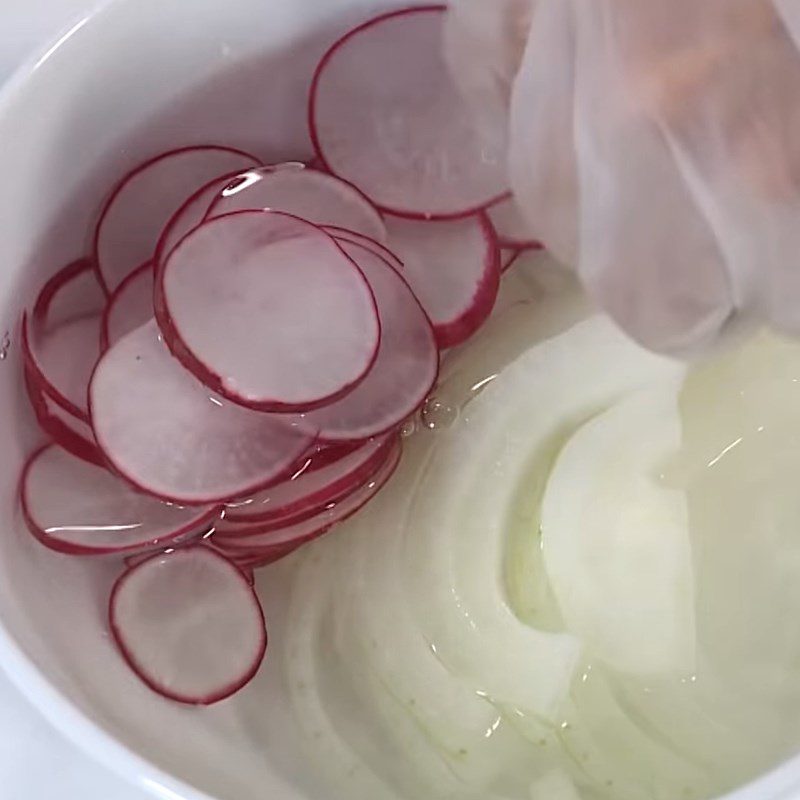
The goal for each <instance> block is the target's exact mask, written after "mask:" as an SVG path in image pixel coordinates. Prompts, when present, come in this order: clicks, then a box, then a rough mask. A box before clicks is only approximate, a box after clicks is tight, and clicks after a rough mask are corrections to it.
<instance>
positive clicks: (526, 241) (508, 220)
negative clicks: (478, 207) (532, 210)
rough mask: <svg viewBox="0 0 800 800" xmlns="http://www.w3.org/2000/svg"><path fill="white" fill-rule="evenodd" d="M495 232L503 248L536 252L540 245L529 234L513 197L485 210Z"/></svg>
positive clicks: (525, 221) (527, 225)
mask: <svg viewBox="0 0 800 800" xmlns="http://www.w3.org/2000/svg"><path fill="white" fill-rule="evenodd" d="M486 213H487V214H488V216H489V219H490V220H491V222H492V225H494V229H495V231H496V232H497V240H498V242H500V246H501V247H503V248H509V249H515V250H537V249H539V248H540V247H541V246H542V245H541V244H540V242H539V241H538V239H537V238H536V237H535V236H534V235H533V234H532V233H531V226H530V224H529V223H528V221H527V220H526V219H525V218H524V217H523V216H522V212H521V211H520V209H519V206H518V205H517V201H516V200H515V199H514V198H513V197H507V198H506V199H505V200H501V201H500V202H499V203H496V204H495V205H493V206H491V207H490V208H487V209H486Z"/></svg>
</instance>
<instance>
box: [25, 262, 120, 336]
mask: <svg viewBox="0 0 800 800" xmlns="http://www.w3.org/2000/svg"><path fill="white" fill-rule="evenodd" d="M105 302H106V298H105V294H104V293H103V290H102V288H101V287H100V284H99V283H98V282H97V276H96V274H95V271H94V265H93V263H92V261H91V259H89V258H80V259H78V260H77V261H73V262H72V263H71V264H68V265H67V266H66V267H64V268H63V269H60V270H59V271H58V272H57V273H56V274H55V275H53V277H52V278H50V279H49V280H48V281H47V282H46V283H45V285H44V286H43V287H42V289H41V291H40V292H39V295H38V296H37V298H36V302H35V304H34V306H33V311H32V312H31V315H30V316H31V322H32V323H33V325H34V326H36V327H37V328H38V329H41V330H47V329H48V328H51V327H55V326H56V325H60V324H62V323H64V322H68V321H70V320H73V319H75V318H76V317H84V316H86V315H87V314H97V313H100V312H101V311H102V310H103V307H104V306H105Z"/></svg>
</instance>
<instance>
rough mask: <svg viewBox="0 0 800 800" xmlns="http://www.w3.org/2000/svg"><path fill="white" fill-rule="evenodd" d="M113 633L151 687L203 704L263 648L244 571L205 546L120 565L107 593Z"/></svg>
mask: <svg viewBox="0 0 800 800" xmlns="http://www.w3.org/2000/svg"><path fill="white" fill-rule="evenodd" d="M109 622H110V626H111V631H112V634H113V636H114V640H115V641H116V643H117V646H118V647H119V649H120V651H121V653H122V655H123V657H124V658H125V660H126V661H127V662H128V664H129V665H130V667H131V668H132V669H133V671H134V672H135V673H136V675H137V676H138V677H139V678H141V680H142V681H143V682H144V683H145V684H147V686H149V687H150V688H151V689H153V691H155V692H157V693H158V694H160V695H162V696H163V697H166V698H169V699H171V700H177V701H178V702H180V703H188V704H191V705H210V704H212V703H216V702H219V701H220V700H224V699H225V698H226V697H230V696H231V695H232V694H235V693H236V692H237V691H239V690H240V689H241V688H242V687H243V686H245V684H247V683H249V681H250V680H252V678H253V677H254V676H255V674H256V672H257V671H258V668H259V667H260V666H261V662H262V660H263V659H264V654H265V652H266V649H267V630H266V624H265V622H264V612H263V611H262V609H261V605H260V603H259V602H258V597H256V594H255V592H254V591H253V588H252V586H251V585H250V582H249V580H248V577H247V576H246V575H245V574H244V573H243V572H242V570H241V569H239V567H237V566H236V565H235V564H234V563H233V562H231V561H230V560H228V559H227V558H225V557H224V556H222V555H221V554H220V553H218V552H216V551H214V550H213V549H212V548H210V547H203V546H196V547H188V548H184V549H181V550H176V551H175V552H174V553H168V554H161V555H157V556H153V557H152V558H150V559H148V560H147V561H144V562H142V563H141V564H138V565H136V566H134V567H133V568H132V569H129V570H127V571H126V572H125V573H124V574H123V575H122V576H121V577H120V578H119V579H118V581H117V582H116V584H115V585H114V589H113V590H112V592H111V599H110V601H109Z"/></svg>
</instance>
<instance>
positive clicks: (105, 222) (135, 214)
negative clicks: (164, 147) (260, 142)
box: [94, 145, 258, 292]
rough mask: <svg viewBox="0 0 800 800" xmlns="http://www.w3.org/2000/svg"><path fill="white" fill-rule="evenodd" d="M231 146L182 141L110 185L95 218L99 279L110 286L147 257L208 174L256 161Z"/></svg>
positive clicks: (111, 288) (245, 166)
mask: <svg viewBox="0 0 800 800" xmlns="http://www.w3.org/2000/svg"><path fill="white" fill-rule="evenodd" d="M257 164H258V159H256V158H254V157H253V156H251V155H249V154H247V153H243V152H242V151H240V150H234V149H232V148H230V147H217V146H215V145H211V146H206V147H186V148H182V149H180V150H172V151H170V152H168V153H163V154H162V155H160V156H157V157H155V158H153V159H150V160H149V161H146V162H145V163H144V164H141V165H140V166H138V167H137V168H136V169H135V170H133V171H132V172H131V173H129V174H128V175H127V176H126V177H125V178H123V180H122V181H120V183H119V184H117V187H116V188H115V189H114V190H113V192H112V193H111V196H110V197H109V199H108V201H107V202H106V204H105V206H104V208H103V211H102V212H101V215H100V221H99V222H98V224H97V229H96V231H95V238H94V257H95V262H96V267H97V270H98V275H99V278H100V282H101V283H102V285H103V287H104V288H105V290H106V291H107V292H112V291H114V289H116V288H117V286H119V284H120V283H121V282H122V281H123V280H125V277H126V276H127V275H129V274H130V273H131V272H133V270H134V269H136V267H138V266H139V264H142V263H144V262H145V261H147V260H149V259H151V258H152V257H153V254H154V252H155V249H156V244H157V243H158V238H159V234H160V233H161V231H162V229H163V227H164V223H165V221H166V220H168V219H169V218H170V215H171V214H172V213H173V212H174V211H175V209H176V208H178V206H180V205H181V203H183V202H184V201H185V200H186V198H187V197H188V196H189V195H191V194H192V192H194V191H196V190H197V189H198V187H200V186H203V185H204V184H206V183H208V182H209V181H210V180H212V179H214V178H217V177H219V176H220V175H227V174H229V173H232V172H240V171H244V170H246V169H249V168H250V167H253V166H256V165H257Z"/></svg>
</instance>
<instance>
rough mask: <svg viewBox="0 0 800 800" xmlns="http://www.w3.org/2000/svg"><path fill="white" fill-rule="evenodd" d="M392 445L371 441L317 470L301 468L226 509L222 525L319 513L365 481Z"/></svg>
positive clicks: (302, 466)
mask: <svg viewBox="0 0 800 800" xmlns="http://www.w3.org/2000/svg"><path fill="white" fill-rule="evenodd" d="M392 441H393V440H391V439H389V437H386V436H384V437H381V438H378V439H373V440H371V441H369V442H367V443H366V444H364V445H362V446H361V447H359V448H358V449H357V450H353V451H352V452H351V453H349V454H348V455H346V456H344V457H343V458H341V459H339V460H338V461H334V462H333V463H331V464H328V465H327V466H325V467H322V468H321V469H317V470H313V471H310V470H308V469H306V468H304V467H305V464H303V465H301V467H300V469H299V470H298V471H297V472H296V473H295V474H294V475H292V477H291V478H290V479H289V480H288V481H284V482H283V483H279V484H276V485H275V486H273V487H271V488H269V489H265V490H264V491H263V492H259V493H258V494H256V495H254V496H253V497H251V498H249V499H248V500H247V501H246V502H245V503H243V504H240V505H238V506H237V507H234V508H229V509H227V511H226V514H225V521H227V520H232V521H234V522H246V523H253V522H266V521H274V520H279V519H283V518H286V517H290V516H293V515H296V514H302V513H303V512H305V511H306V510H308V509H311V510H314V511H319V510H321V509H322V508H323V507H324V506H325V504H326V503H329V502H331V500H333V499H338V498H340V497H341V496H342V495H343V494H344V493H346V492H347V491H349V490H350V489H353V488H355V487H358V486H361V485H362V484H363V483H364V482H365V481H366V480H368V479H369V478H370V477H371V476H372V475H373V474H374V472H375V471H376V470H377V468H378V467H379V466H380V465H381V463H383V461H385V459H386V455H387V452H388V448H389V447H390V446H391V443H392ZM305 463H309V462H308V461H306V462H305Z"/></svg>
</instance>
